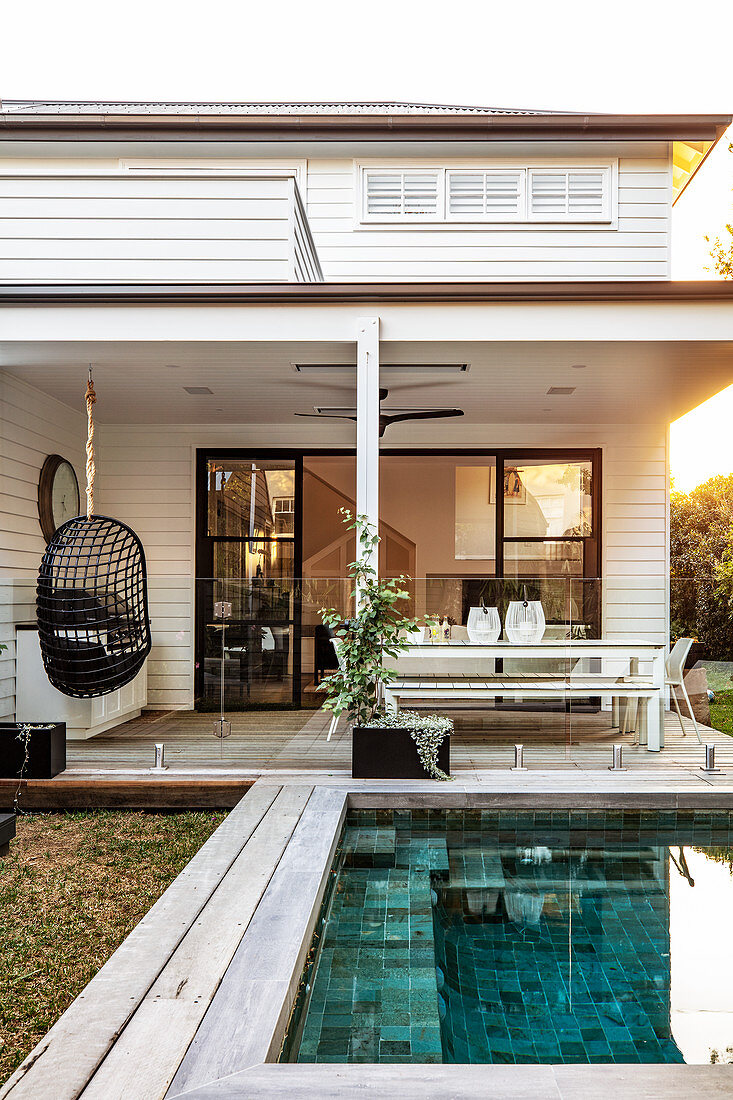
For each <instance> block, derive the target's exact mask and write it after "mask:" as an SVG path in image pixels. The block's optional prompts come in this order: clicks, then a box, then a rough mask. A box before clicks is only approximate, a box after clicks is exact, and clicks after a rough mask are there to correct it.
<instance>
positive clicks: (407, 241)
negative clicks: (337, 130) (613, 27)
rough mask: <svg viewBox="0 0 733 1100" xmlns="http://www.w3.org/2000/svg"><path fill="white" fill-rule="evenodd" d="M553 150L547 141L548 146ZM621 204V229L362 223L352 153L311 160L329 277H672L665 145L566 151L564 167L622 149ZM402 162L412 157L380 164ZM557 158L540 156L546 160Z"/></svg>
mask: <svg viewBox="0 0 733 1100" xmlns="http://www.w3.org/2000/svg"><path fill="white" fill-rule="evenodd" d="M545 152H546V148H545ZM619 153H620V154H621V155H619V157H618V195H617V199H618V206H617V217H618V220H617V223H616V226H615V227H614V228H609V227H608V226H597V227H593V226H588V225H585V226H584V225H565V226H559V225H551V224H544V225H526V226H519V225H517V224H516V223H511V222H507V223H502V224H494V225H490V224H486V223H484V224H481V223H476V222H473V223H468V224H466V225H460V224H457V223H456V222H454V221H450V222H443V223H421V224H419V223H412V224H410V223H401V224H390V225H379V224H370V225H361V224H359V210H358V206H359V202H358V199H359V196H358V173H357V172H356V171H355V170H354V161H353V160H352V159H347V158H344V159H343V160H336V159H331V160H328V161H326V160H317V159H311V160H310V161H309V162H308V185H307V205H308V220H309V223H310V226H311V229H312V231H313V236H314V239H315V242H316V247H317V249H318V254H319V256H320V259H321V263H322V265H323V270H324V274H325V276H326V278H327V279H338V280H351V279H353V280H357V281H367V282H368V281H379V280H389V279H397V280H400V279H404V280H408V279H409V280H414V279H418V280H420V279H436V280H438V279H447V280H460V279H479V280H480V279H487V280H491V279H496V280H499V281H501V280H503V279H509V280H516V279H593V278H598V279H609V278H610V279H663V278H668V277H669V232H670V212H671V205H670V204H671V179H672V177H671V164H670V160H669V155H668V150H667V148H666V147H665V146H660V145H658V144H657V145H646V146H645V145H640V146H639V147H638V150H636V151H632V150H631V149H630V148H629V147H628V146H626V147H621V148H619V147H616V149H614V148H613V147H609V148H607V149H606V150H605V151H601V150H598V149H596V150H595V152H594V153H592V154H591V153H589V151H588V150H587V149H584V148H583V147H582V146H576V147H574V148H572V149H568V150H565V151H564V152H563V153H562V154H561V155H559V156H558V158H557V159H556V160H555V162H554V163H555V164H556V165H557V166H562V167H567V166H568V165H572V163H573V156H575V157H583V156H588V155H591V156H593V155H599V156H601V157H602V156H603V155H605V158H606V159H608V158H612V157H614V156H616V155H618V154H619ZM536 155H537V152H536V149H533V148H532V147H531V146H526V147H517V149H516V152H514V153H513V154H512V156H511V157H506V156H505V155H502V156H498V157H496V158H493V159H489V158H485V159H481V160H478V159H475V160H473V161H471V165H473V166H476V167H495V168H501V167H506V166H509V165H513V166H518V165H521V164H522V163H532V162H533V160H534V159H535V158H536ZM389 163H391V164H393V165H394V166H395V167H397V166H404V164H405V163H406V158H405V157H402V158H400V160H399V161H398V160H397V159H396V158H394V159H392V160H391V161H387V160H386V159H385V161H384V162H380V166H384V167H386V166H388V164H389ZM413 163H414V164H417V163H419V165H420V166H427V165H428V164H429V163H430V164H432V165H433V166H434V165H436V164H438V165H446V166H451V165H452V164H454V165H466V162H465V161H458V160H450V159H447V158H445V157H443V158H442V159H440V158H435V159H434V160H432V161H428V160H426V159H425V158H424V157H423V159H421V160H420V161H419V162H417V161H415V162H413ZM552 163H553V161H552V159H551V158H547V157H546V156H545V159H544V161H543V164H545V165H546V166H551V165H552Z"/></svg>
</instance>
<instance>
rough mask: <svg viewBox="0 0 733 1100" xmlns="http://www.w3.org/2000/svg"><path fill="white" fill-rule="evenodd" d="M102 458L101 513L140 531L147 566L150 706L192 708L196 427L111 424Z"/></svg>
mask: <svg viewBox="0 0 733 1100" xmlns="http://www.w3.org/2000/svg"><path fill="white" fill-rule="evenodd" d="M98 452H99V457H98V460H97V470H98V490H97V494H96V495H97V498H98V500H99V507H100V509H101V510H102V511H103V512H105V513H106V514H107V515H112V516H115V518H117V519H120V520H122V521H123V522H124V523H129V524H130V526H131V527H132V528H133V529H134V530H135V531H136V532H137V534H138V535H139V536H140V539H141V541H142V544H143V547H144V549H145V557H146V561H147V567H148V598H149V611H150V625H151V631H152V641H153V648H152V650H151V653H150V657H149V658H148V662H147V670H148V706H149V707H152V708H162V709H166V708H168V707H174V708H176V707H190V706H192V705H193V662H194V653H193V614H194V572H195V569H194V479H193V465H192V461H193V458H192V454H193V452H192V449H191V429H181V430H180V431H178V430H176V431H172V430H171V429H170V428H167V429H165V428H163V429H158V428H155V427H150V428H140V427H131V428H122V427H119V426H117V425H107V426H105V429H104V434H103V436H102V435H101V434H100V440H99V446H98Z"/></svg>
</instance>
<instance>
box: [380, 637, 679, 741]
mask: <svg viewBox="0 0 733 1100" xmlns="http://www.w3.org/2000/svg"><path fill="white" fill-rule="evenodd" d="M665 655H666V647H665V645H664V643H663V642H650V641H646V640H644V639H642V638H592V639H590V638H589V639H586V638H583V639H577V640H575V639H573V640H570V639H566V638H563V639H555V638H548V639H547V640H545V641H541V642H532V643H525V642H505V641H500V642H489V643H486V644H483V643H482V644H476V643H474V642H469V641H465V640H463V639H450V640H448V641H446V640H438V641H435V642H427V641H426V642H420V643H418V644H411V645H409V646H408V648H407V649H406V650H404V652H402V653H401V654H400V655H399V657H397V658H396V659H395V661H394V662H392V666H393V667H394V668H395V669H396V671H397V672H398V673H399V674H401V675H410V674H415V673H417V674H420V673H442V672H444V670H445V665H446V662H447V663H449V664H450V666H451V667H450V671H455V672H456V673H458V674H459V675H469V676H470V675H479V674H480V673H481V671H482V665H483V668H484V669H485V668H486V664H485V662H486V661H487V660H492V661H495V660H498V659H505V658H511V659H512V660H538V659H542V658H544V659H545V660H555V661H557V660H567V661H568V662H570V661H572V662H575V661H579V660H582V659H584V658H588V659H590V658H595V659H600V660H601V661H614V662H619V663H621V662H623V663H624V664H625V663H626V662H628V664H629V673H630V674H631V675H638V672H639V665H640V664H641V663H642V662H643V663H644V664H649V665H650V676H649V678H650V679H651V682H652V684H653V685H654V687H655V688H656V689H657V690H658V692H659V702H658V705H653V706H650V707H649V729H648V744H647V748H648V749H649V750H650V751H651V752H658V751H659V749H661V748H663V747H664V659H665ZM570 668H571V665H570V664H569V663H568V675H569V673H570ZM599 694H601V693H600V692H599Z"/></svg>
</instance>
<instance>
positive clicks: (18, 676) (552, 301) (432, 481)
mask: <svg viewBox="0 0 733 1100" xmlns="http://www.w3.org/2000/svg"><path fill="white" fill-rule="evenodd" d="M729 123H730V118H729V117H728V116H715V117H712V116H700V115H679V116H677V115H676V116H664V115H661V116H611V115H600V114H599V115H584V114H560V113H552V112H542V111H536V112H533V111H512V110H494V109H489V108H463V107H441V106H422V105H412V104H370V103H363V104H359V103H340V104H337V103H333V104H317V103H294V104H247V103H232V104H196V103H193V104H192V103H186V104H175V103H73V102H36V101H17V102H4V103H2V105H1V106H0V398H1V401H2V404H1V407H0V455H1V456H2V459H1V460H2V484H1V485H0V493H1V494H2V497H1V500H2V504H1V506H0V567H1V569H2V574H1V576H2V581H1V586H2V600H1V611H2V616H1V624H0V627H1V630H2V634H0V640H2V641H3V642H5V643H6V644H7V646H8V648H7V651H6V652H5V653H4V654H2V655H1V659H0V677H1V678H0V705H1V709H0V715H2V716H3V717H5V718H6V719H12V718H13V717H14V716H16V715H17V717H18V718H19V719H23V720H33V719H35V720H41V719H48V718H51V717H58V716H60V715H59V714H58V713H56V714H52V713H48V710H49V708H50V709H53V707H54V706H55V705H56V703H54V701H53V699H51V701H50V702H49V700H48V694H47V693H48V691H49V690H50V688H48V686H47V685H46V684H45V680H44V677H43V674H42V672H39V668H40V665H39V664H38V655H37V651H36V650H34V646H35V645H36V640H35V635H34V632H33V631H32V630H30V631H29V630H27V629H26V630H23V629H21V628H22V627H27V626H28V625H29V624H32V623H33V620H34V607H33V601H34V588H35V576H36V572H37V568H38V563H39V559H40V557H41V554H42V552H43V550H44V546H45V538H44V533H43V530H42V526H41V519H43V521H44V526H45V528H46V530H47V533H49V532H50V531H52V530H53V526H54V525H55V524H58V523H60V522H61V521H62V520H63V519H64V518H67V517H68V516H69V515H70V514H73V513H75V511H76V508H77V505H76V500H75V485H74V478H73V476H72V474H71V470H70V469H69V466H68V465H66V464H69V465H70V466H71V468H72V469H73V471H74V472H75V474H76V479H77V480H78V483H79V488H80V490H81V505H80V507H81V509H83V508H84V498H83V490H84V444H85V441H86V416H85V411H84V403H83V396H84V387H85V383H86V376H87V369H88V365H89V364H90V363H91V364H92V366H93V373H94V382H95V386H96V390H97V394H98V403H97V405H96V407H95V418H96V424H97V483H96V499H95V510H96V511H97V512H99V513H102V514H105V515H110V516H113V517H115V518H117V519H119V520H122V521H123V522H125V523H127V524H129V525H130V526H131V527H132V528H134V530H135V531H136V532H137V533H138V534H139V536H140V538H141V540H142V543H143V545H144V549H145V553H146V556H147V566H148V574H149V587H150V612H151V620H152V631H153V648H152V652H151V654H150V657H149V659H148V662H147V669H146V682H145V677H144V676H143V677H142V678H141V680H140V681H139V682H137V683H136V684H135V685H132V686H131V687H130V688H129V689H126V690H127V694H126V695H122V694H120V695H115V697H114V698H112V697H107V698H106V699H102V700H97V701H95V702H94V703H93V704H91V703H90V704H83V705H82V708H81V710H80V709H79V708H78V707H77V709H76V710H74V711H73V715H71V711H70V712H69V715H70V716H69V717H68V718H67V720H68V721H69V725H70V727H71V730H72V733H73V735H74V736H76V737H86V736H88V735H90V734H92V733H94V732H97V731H99V730H102V729H104V728H107V727H109V726H110V725H113V724H114V723H116V722H118V721H120V719H122V718H125V717H129V715H130V714H135V713H137V711H139V709H140V708H141V707H142V706H147V707H148V708H152V709H154V710H158V711H160V710H176V709H178V710H191V709H192V708H193V707H194V706H197V707H199V708H203V709H209V710H213V709H215V708H216V707H217V705H218V692H219V680H218V677H219V674H220V663H219V661H220V657H221V630H220V624H219V623H218V621H217V620H216V617H215V609H214V604H215V602H217V601H219V600H224V601H227V602H229V603H231V604H232V617H231V620H230V621H229V623H228V626H227V637H226V641H225V647H224V650H225V652H224V666H225V694H226V699H225V702H226V706H227V708H229V709H233V710H236V709H240V708H242V709H246V708H247V707H250V708H253V707H254V708H260V709H267V708H268V707H270V708H277V707H291V708H294V709H296V710H301V709H303V710H307V709H308V708H316V707H318V706H319V705H320V702H321V698H322V696H321V695H320V693H319V691H318V690H317V686H318V681H319V678H320V676H321V675H322V673H323V671H324V670H325V669H327V667H328V665H329V663H330V657H331V653H330V649H329V645H328V643H327V641H326V640H325V639H324V638H323V636H322V630H321V628H320V627H319V617H318V614H317V608H318V607H319V606H321V604H322V603H323V602H324V601H337V600H338V599H341V598H342V592H343V582H341V581H340V578H342V577H343V576H344V572H345V569H346V566H347V563H348V562H349V561H350V560H352V556H353V543H350V541H349V538H348V537H347V536H346V535H345V534H344V530H343V527H342V524H341V520H340V516H339V508H340V507H342V506H351V507H354V506H355V507H356V508H357V509H358V511H359V512H362V513H365V514H366V515H368V516H370V517H372V518H373V519H374V520H376V519H377V517H379V520H380V522H381V528H382V535H383V539H382V543H381V549H380V568H381V569H382V570H383V571H384V572H386V573H389V574H399V573H403V572H404V573H407V574H409V575H410V576H411V577H413V578H414V582H413V606H414V608H415V611H416V612H417V613H418V614H424V613H425V612H435V613H438V614H440V615H445V616H451V617H452V618H453V619H454V620H455V622H456V624H458V625H459V626H460V625H463V624H465V623H466V617H467V612H468V609H469V608H470V607H471V606H475V605H477V604H478V603H479V602H480V600H481V599H482V598H483V599H484V600H485V602H486V603H487V604H492V605H493V604H500V605H501V604H502V601H505V600H506V597H507V596H508V595H511V594H516V593H517V592H518V591H519V590H520V588H521V584H522V583H523V582H524V581H527V582H528V585H529V588H530V589H531V590H532V592H531V594H532V595H534V596H537V595H539V597H540V598H541V600H542V602H543V607H544V611H545V616H546V619H547V635H546V637H547V639H553V638H555V639H558V638H565V637H566V636H567V635H568V634H572V635H573V636H574V637H577V638H580V639H583V638H584V639H593V638H596V639H600V638H602V639H606V640H609V641H611V642H612V641H613V640H614V639H617V640H618V639H626V638H636V639H641V640H645V641H647V642H652V643H657V644H662V643H666V640H667V639H668V636H669V582H668V574H669V566H668V557H669V476H668V475H669V470H668V458H669V435H668V430H669V424H670V422H671V421H672V420H674V419H675V418H677V417H679V416H680V415H681V414H683V413H684V412H686V411H687V410H689V409H690V408H692V407H694V406H695V405H697V404H698V403H700V402H701V401H703V400H705V399H706V398H708V397H710V396H711V395H712V394H714V393H716V392H718V391H719V390H721V389H722V388H723V387H725V386H727V385H729V384H730V383H731V382H733V283H724V282H718V281H708V282H700V283H676V282H673V281H671V279H670V249H671V240H670V220H671V209H672V204H673V202H674V201H675V199H676V197H678V196H679V195H680V194H681V193H682V191H683V190H684V188H685V187H687V186H688V185H689V184H690V181H691V179H692V176H693V175H694V173H695V171H696V170H697V168H698V167H699V164H700V163H701V161H702V160H703V158H704V157H705V155H706V154H707V153H708V152H709V150H710V148H711V147H712V145H713V144H714V143H715V142H716V141H717V140H718V138H719V137H720V136H721V134H722V133H723V131H724V129H725V128H726V127H727V125H728V124H729ZM693 186H694V184H693ZM682 201H684V198H683V199H682ZM380 391H381V393H380ZM380 411H381V414H382V415H383V419H382V420H381V422H380ZM441 411H442V412H443V413H445V412H446V411H447V412H449V413H451V415H435V416H429V415H422V416H421V417H416V416H415V415H414V414H415V413H422V414H429V413H431V412H432V413H440V412H441ZM461 413H462V415H459V414H461ZM303 414H306V415H303ZM384 414H391V415H392V416H394V417H396V419H394V420H393V422H391V423H387V422H386V421H385V418H384ZM409 414H413V415H409ZM381 429H383V432H382V433H381V436H380V431H381ZM51 456H57V457H55V458H51ZM49 460H50V461H49ZM61 460H63V461H61ZM497 487H498V491H497ZM39 507H40V512H39ZM57 702H58V701H57ZM58 705H59V706H60V705H61V704H60V703H58ZM74 706H76V704H74ZM84 707H86V710H84V709H83V708H84ZM39 711H41V713H39Z"/></svg>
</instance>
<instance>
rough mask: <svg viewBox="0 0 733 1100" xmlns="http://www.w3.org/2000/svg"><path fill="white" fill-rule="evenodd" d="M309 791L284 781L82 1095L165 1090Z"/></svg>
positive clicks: (85, 1099) (146, 1097)
mask: <svg viewBox="0 0 733 1100" xmlns="http://www.w3.org/2000/svg"><path fill="white" fill-rule="evenodd" d="M311 792H312V788H311V787H306V786H302V787H295V788H294V787H287V786H285V787H283V788H282V790H281V791H280V793H279V794H278V796H277V798H276V799H275V801H274V802H273V803H272V805H271V806H270V808H269V809H268V811H267V813H266V814H265V816H264V817H263V819H262V821H261V822H260V823H259V825H258V826H257V828H256V829H255V831H254V833H253V834H252V836H251V837H250V839H249V840H248V841H247V843H246V845H245V846H244V848H243V849H242V851H241V852H240V853H239V855H238V856H237V858H236V860H235V861H234V863H233V864H232V866H231V867H230V868H229V870H228V872H227V874H226V875H225V876H224V878H223V880H222V881H221V883H220V884H219V886H218V887H217V888H216V890H215V891H214V893H213V894H212V895H211V897H210V899H209V901H208V902H207V903H206V905H205V906H204V908H203V909H202V911H201V913H200V914H199V916H198V917H197V919H196V921H195V922H194V924H193V925H192V927H191V928H190V929H189V931H188V932H187V933H186V935H185V936H184V937H183V939H182V940H181V942H180V944H179V945H178V947H177V948H176V950H175V951H174V953H173V955H172V956H171V957H170V959H168V961H167V962H166V964H165V966H164V967H163V969H162V971H161V973H160V975H159V976H158V978H157V980H156V981H155V982H154V984H153V985H152V986H151V988H150V989H149V990H148V992H147V993H146V995H145V997H144V999H143V1001H142V1003H141V1004H140V1006H139V1007H138V1009H137V1011H136V1012H135V1014H134V1016H133V1017H132V1019H131V1020H130V1022H129V1023H128V1025H127V1027H126V1028H125V1030H124V1031H123V1033H122V1035H121V1036H120V1037H119V1039H118V1040H117V1042H116V1043H115V1044H114V1046H113V1047H112V1049H111V1050H110V1052H109V1054H108V1055H107V1057H106V1058H105V1059H104V1061H103V1062H102V1064H101V1066H100V1067H99V1069H98V1070H97V1072H96V1073H95V1075H94V1077H93V1078H92V1080H91V1081H90V1083H89V1085H88V1086H87V1088H85V1089H84V1092H83V1093H82V1100H129V1098H130V1097H134V1098H135V1100H160V1098H162V1097H163V1096H165V1093H166V1091H167V1089H168V1086H169V1085H170V1083H171V1081H172V1080H173V1077H174V1075H175V1073H176V1071H177V1069H178V1067H179V1065H180V1063H181V1060H182V1059H183V1057H184V1055H185V1053H186V1051H187V1050H188V1047H189V1045H190V1043H191V1041H192V1039H193V1037H194V1035H195V1034H196V1031H197V1029H198V1027H199V1026H200V1024H201V1021H202V1019H203V1018H204V1015H205V1014H206V1011H207V1010H208V1007H209V1005H210V1004H211V1001H212V999H213V997H214V995H215V993H216V990H217V988H218V987H219V984H220V982H221V979H222V977H223V976H224V974H225V973H226V970H227V967H228V966H229V964H230V962H231V960H232V957H233V955H234V953H235V951H236V949H237V947H238V946H239V943H240V941H241V939H242V936H243V935H244V934H245V931H246V929H247V927H248V925H249V923H250V921H251V919H252V915H253V914H254V912H255V911H256V909H257V906H258V904H259V901H260V898H261V897H262V894H263V893H264V891H265V889H266V888H267V884H268V883H269V881H270V879H271V878H272V875H273V873H274V871H275V869H276V868H277V865H278V863H279V862H280V859H281V857H282V854H283V852H284V851H285V848H286V847H287V844H288V842H289V840H290V838H291V836H292V834H293V831H294V829H295V828H296V826H297V824H298V821H299V820H300V817H301V814H302V813H303V810H304V808H305V806H306V804H307V802H308V799H309V798H310V796H311ZM151 1036H155V1041H154V1042H152V1043H151Z"/></svg>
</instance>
